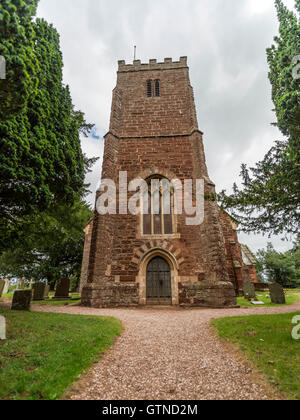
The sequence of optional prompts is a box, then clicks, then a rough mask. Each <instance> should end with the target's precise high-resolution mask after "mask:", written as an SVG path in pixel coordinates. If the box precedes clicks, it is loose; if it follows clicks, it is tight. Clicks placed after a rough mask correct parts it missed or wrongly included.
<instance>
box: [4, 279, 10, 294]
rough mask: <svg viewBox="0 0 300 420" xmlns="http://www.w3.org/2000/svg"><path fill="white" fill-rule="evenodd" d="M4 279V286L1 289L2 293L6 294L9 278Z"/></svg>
mask: <svg viewBox="0 0 300 420" xmlns="http://www.w3.org/2000/svg"><path fill="white" fill-rule="evenodd" d="M4 281H5V286H4V289H3V295H6V294H7V293H8V292H9V280H8V279H5V280H4Z"/></svg>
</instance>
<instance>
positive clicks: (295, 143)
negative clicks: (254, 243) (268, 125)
mask: <svg viewBox="0 0 300 420" xmlns="http://www.w3.org/2000/svg"><path fill="white" fill-rule="evenodd" d="M275 4H276V8H277V14H278V19H279V23H280V27H279V36H277V37H275V44H274V45H272V47H271V48H269V49H268V50H267V56H268V63H269V67H270V73H269V79H270V82H271V84H272V98H273V102H274V105H275V113H276V116H277V122H276V124H274V125H276V126H278V128H279V129H280V131H281V132H282V134H283V135H284V136H285V139H284V140H282V141H277V142H276V143H275V145H274V147H272V149H271V150H270V151H269V152H268V153H267V155H266V156H265V158H264V159H263V160H262V161H261V162H259V163H257V164H256V166H255V167H253V168H250V170H249V168H247V166H246V165H242V172H241V178H242V181H243V183H242V188H238V187H237V185H234V191H233V194H231V195H229V196H228V195H227V194H226V192H225V191H223V192H222V193H221V194H220V196H219V198H220V201H221V203H222V206H223V207H224V208H226V209H228V210H231V212H232V214H233V216H234V217H235V218H236V219H237V220H238V221H239V223H240V226H241V229H242V230H244V231H246V232H268V233H275V234H279V233H282V232H289V233H298V232H299V221H300V209H299V203H300V77H297V76H296V75H295V60H294V58H295V57H297V56H299V55H300V19H299V13H300V0H296V10H297V12H296V13H293V12H291V11H289V10H288V9H287V8H286V7H285V6H284V4H283V3H282V1H281V0H276V1H275Z"/></svg>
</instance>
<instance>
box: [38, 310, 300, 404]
mask: <svg viewBox="0 0 300 420" xmlns="http://www.w3.org/2000/svg"><path fill="white" fill-rule="evenodd" d="M34 309H35V310H38V311H40V312H59V313H68V314H82V315H103V316H114V317H116V318H118V319H120V320H121V321H122V322H123V324H124V332H123V334H122V336H121V337H120V338H119V339H118V340H117V342H116V344H115V346H114V347H113V348H112V349H111V350H109V351H108V352H106V353H105V354H104V356H103V357H102V358H101V361H100V362H99V363H97V364H95V365H94V367H93V368H92V369H91V371H90V372H88V373H87V374H86V375H83V377H82V378H81V379H80V380H79V381H78V382H77V383H76V384H75V385H74V387H73V389H72V390H71V391H70V393H69V395H68V398H69V399H72V400H123V399H124V400H177V399H179V400H193V399H195V400H228V399H229V400H253V399H255V400H257V399H259V400H261V399H279V398H280V396H279V395H277V394H276V392H275V391H274V390H272V389H271V388H270V387H269V386H268V385H267V383H266V382H265V380H264V378H263V377H262V376H261V375H260V374H258V373H257V372H255V371H254V370H253V369H252V368H251V367H250V366H249V365H248V364H247V362H246V361H245V359H244V358H243V357H242V356H241V355H240V354H239V353H238V352H234V351H233V350H231V349H230V350H228V349H226V345H224V344H223V343H222V342H221V341H220V340H219V339H218V338H217V337H216V336H215V335H214V333H213V331H212V330H211V329H210V327H209V322H210V320H211V319H214V318H220V317H225V316H240V315H251V314H275V313H291V312H296V311H300V303H297V304H295V305H292V306H288V307H283V308H282V307H280V308H259V309H257V308H256V309H255V310H254V309H252V308H250V309H221V310H216V309H199V310H198V309H193V310H180V309H172V308H147V309H88V308H82V307H65V308H61V307H52V308H51V307H37V306H35V307H34Z"/></svg>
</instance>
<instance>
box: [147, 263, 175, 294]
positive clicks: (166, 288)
mask: <svg viewBox="0 0 300 420" xmlns="http://www.w3.org/2000/svg"><path fill="white" fill-rule="evenodd" d="M171 298H172V292H171V271H170V266H169V264H168V263H167V262H166V260H164V259H163V258H161V257H156V258H154V259H153V260H151V261H150V263H149V265H148V268H147V299H148V300H156V299H158V300H159V299H163V300H166V299H169V300H170V301H171Z"/></svg>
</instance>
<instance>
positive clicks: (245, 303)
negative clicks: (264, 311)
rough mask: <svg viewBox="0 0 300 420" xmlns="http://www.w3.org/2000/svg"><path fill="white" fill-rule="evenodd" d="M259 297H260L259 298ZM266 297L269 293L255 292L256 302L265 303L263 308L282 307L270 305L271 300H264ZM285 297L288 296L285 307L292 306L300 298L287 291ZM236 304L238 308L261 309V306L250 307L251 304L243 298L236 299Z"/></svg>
mask: <svg viewBox="0 0 300 420" xmlns="http://www.w3.org/2000/svg"><path fill="white" fill-rule="evenodd" d="M260 295H261V296H260ZM266 296H270V293H269V292H257V298H258V300H261V301H262V302H264V303H265V305H264V307H275V306H284V305H275V304H274V303H271V299H270V298H266ZM286 296H289V297H287V298H286V305H292V304H293V303H296V302H298V300H300V296H297V295H295V292H292V291H289V292H287V293H286ZM237 303H238V305H239V306H248V307H250V306H251V308H254V307H256V308H261V307H262V305H261V306H259V305H258V306H255V305H252V303H251V302H248V301H247V300H246V299H245V298H244V297H240V298H238V299H237Z"/></svg>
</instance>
